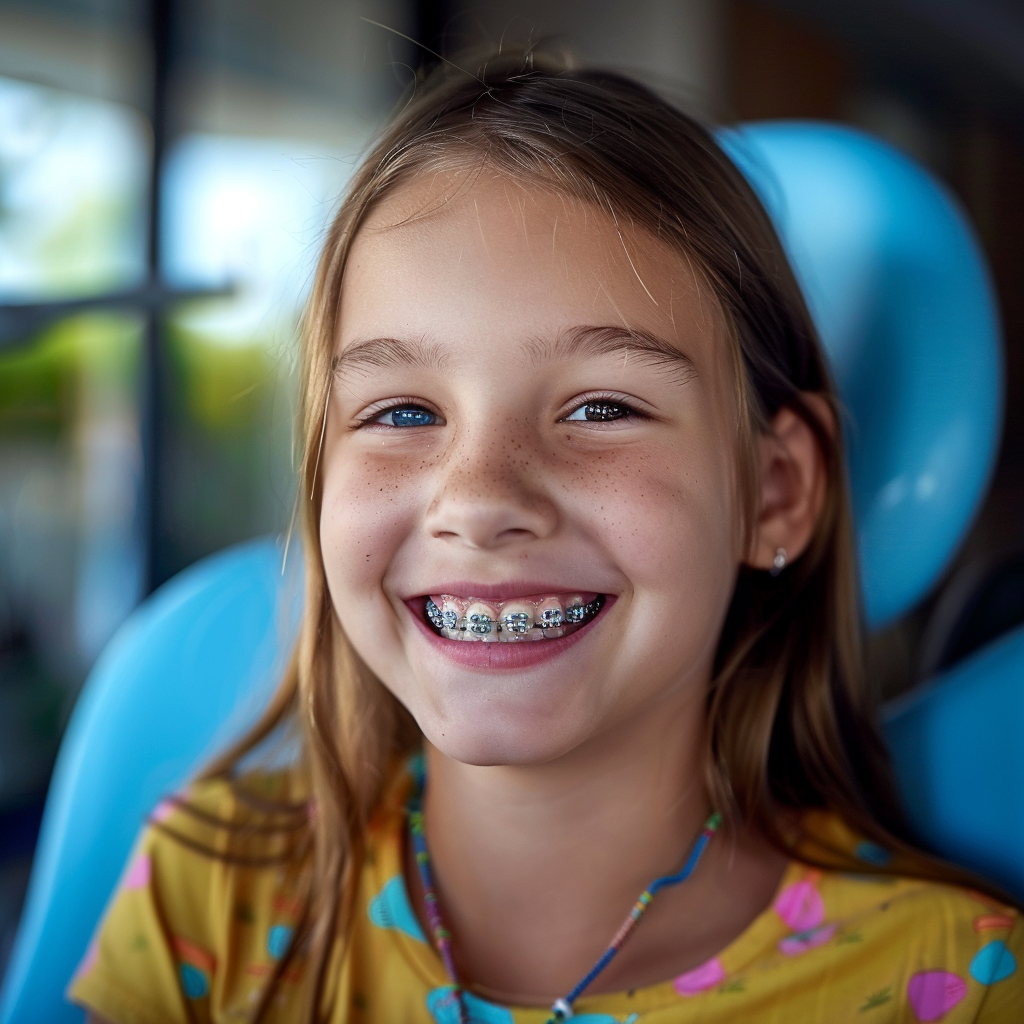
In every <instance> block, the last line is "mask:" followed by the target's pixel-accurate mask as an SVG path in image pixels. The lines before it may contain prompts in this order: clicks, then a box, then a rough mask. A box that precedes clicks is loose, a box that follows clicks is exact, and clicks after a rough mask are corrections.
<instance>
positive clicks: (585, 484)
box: [568, 444, 736, 591]
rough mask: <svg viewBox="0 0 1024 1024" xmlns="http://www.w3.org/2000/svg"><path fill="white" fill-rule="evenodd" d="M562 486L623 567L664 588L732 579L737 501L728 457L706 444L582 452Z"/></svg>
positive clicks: (653, 586)
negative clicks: (587, 454)
mask: <svg viewBox="0 0 1024 1024" xmlns="http://www.w3.org/2000/svg"><path fill="white" fill-rule="evenodd" d="M581 469H582V470H583V471H582V472H579V473H577V474H576V475H575V477H574V478H573V479H572V481H571V483H570V484H569V486H568V491H569V493H570V494H572V495H573V498H572V499H571V500H573V502H574V504H576V506H577V508H578V509H579V510H580V516H581V517H585V518H588V519H589V520H590V521H591V522H592V524H593V528H594V529H595V531H597V532H598V533H599V534H600V535H601V539H602V541H603V543H604V544H605V545H607V547H608V548H609V549H610V550H611V551H612V552H613V557H614V558H615V560H616V561H617V562H619V563H620V565H621V566H622V568H623V570H624V571H625V573H626V575H627V576H628V577H630V578H631V579H632V580H633V581H634V582H635V583H636V584H637V585H638V586H639V585H642V586H643V588H644V589H645V590H652V589H653V590H655V591H662V590H665V589H669V590H673V589H679V588H680V587H683V586H684V587H686V588H687V589H688V590H691V591H692V589H693V584H694V583H696V582H700V583H702V584H709V583H712V582H717V581H719V580H722V579H724V580H725V581H726V585H727V586H729V587H731V583H730V582H729V581H730V580H731V572H732V569H733V567H734V555H733V550H732V548H733V537H734V534H735V527H734V522H735V516H736V506H735V500H734V497H733V487H732V485H731V477H730V475H729V473H730V470H729V460H728V458H726V457H725V455H724V454H723V453H722V451H720V450H719V449H718V448H717V447H716V446H711V445H707V444H702V445H699V446H697V445H694V446H692V447H687V446H676V445H672V446H665V447H658V448H649V449H646V450H643V451H640V450H630V451H623V452H616V453H610V454H607V453H606V454H604V455H600V456H596V457H592V458H588V459H587V460H584V462H583V464H582V466H581Z"/></svg>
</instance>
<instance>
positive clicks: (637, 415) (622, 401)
mask: <svg viewBox="0 0 1024 1024" xmlns="http://www.w3.org/2000/svg"><path fill="white" fill-rule="evenodd" d="M589 406H617V407H618V408H620V409H622V410H623V412H622V414H621V415H618V416H611V417H609V418H608V419H593V420H587V419H583V420H570V418H569V417H570V416H573V415H574V414H575V413H578V412H579V411H580V410H581V409H587V408H588V407H589ZM647 418H648V417H647V415H646V414H645V413H643V412H641V411H640V410H639V409H638V408H637V407H636V406H635V405H634V404H633V403H632V402H630V401H629V400H628V399H627V398H626V397H625V396H624V395H617V394H613V393H609V392H606V391H597V392H593V393H591V394H585V395H581V396H580V397H579V398H578V399H577V400H576V402H575V403H574V405H573V406H572V408H571V409H570V410H569V412H567V413H566V414H565V415H564V416H562V417H561V418H560V419H559V421H558V422H559V423H616V422H618V421H619V420H631V419H647Z"/></svg>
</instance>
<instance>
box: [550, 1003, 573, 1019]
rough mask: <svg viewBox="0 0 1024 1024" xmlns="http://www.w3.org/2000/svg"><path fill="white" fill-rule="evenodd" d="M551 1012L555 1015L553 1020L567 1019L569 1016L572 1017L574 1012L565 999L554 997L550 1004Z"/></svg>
mask: <svg viewBox="0 0 1024 1024" xmlns="http://www.w3.org/2000/svg"><path fill="white" fill-rule="evenodd" d="M551 1012H552V1013H553V1014H554V1015H555V1020H557V1021H561V1020H569V1018H570V1017H574V1016H575V1014H574V1013H573V1012H572V1007H571V1006H570V1005H569V1002H568V1000H566V999H556V1000H555V1001H554V1002H553V1003H552V1004H551Z"/></svg>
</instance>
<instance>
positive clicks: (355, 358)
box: [331, 338, 452, 377]
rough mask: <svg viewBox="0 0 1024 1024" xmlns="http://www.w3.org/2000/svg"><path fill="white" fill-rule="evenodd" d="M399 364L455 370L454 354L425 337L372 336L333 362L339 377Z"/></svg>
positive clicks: (335, 358) (332, 366)
mask: <svg viewBox="0 0 1024 1024" xmlns="http://www.w3.org/2000/svg"><path fill="white" fill-rule="evenodd" d="M395 366H417V367H422V368H424V369H431V370H440V371H442V372H444V371H446V370H449V369H451V366H452V359H451V356H450V355H449V354H448V353H447V352H445V351H444V350H443V349H442V348H441V346H440V345H438V344H437V343H436V342H429V341H427V340H425V339H422V340H420V341H416V342H412V341H403V340H402V339H401V338H368V339H367V340H366V341H360V342H357V343H356V344H355V345H350V346H349V347H348V348H346V349H343V350H342V351H341V352H339V353H338V354H337V355H336V356H335V357H334V359H333V360H332V361H331V370H332V372H333V374H334V375H335V376H341V377H343V376H345V375H346V374H348V373H353V372H358V371H360V370H371V369H389V368H391V367H395Z"/></svg>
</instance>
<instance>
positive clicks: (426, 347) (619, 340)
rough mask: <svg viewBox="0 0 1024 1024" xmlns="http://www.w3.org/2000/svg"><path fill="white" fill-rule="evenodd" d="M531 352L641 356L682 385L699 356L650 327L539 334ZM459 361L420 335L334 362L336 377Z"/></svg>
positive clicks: (551, 356)
mask: <svg viewBox="0 0 1024 1024" xmlns="http://www.w3.org/2000/svg"><path fill="white" fill-rule="evenodd" d="M526 351H527V354H528V356H529V358H530V361H531V362H532V363H533V364H534V365H539V364H543V363H547V362H556V361H559V360H566V359H572V358H574V357H575V358H579V357H584V358H585V357H587V356H601V355H620V354H621V355H622V358H623V360H624V361H628V360H629V358H630V356H631V355H634V354H635V355H636V356H638V357H639V358H641V359H643V360H644V361H645V362H647V363H652V364H654V365H661V366H664V367H666V368H667V369H668V370H669V371H670V372H671V373H672V374H673V379H674V380H675V381H676V382H677V383H685V382H686V381H687V380H689V379H690V378H691V377H692V376H694V375H695V374H696V372H697V368H696V367H695V366H694V364H693V360H692V359H691V358H690V357H689V356H688V355H687V354H686V353H685V352H683V351H682V350H681V349H679V348H677V347H676V346H675V345H673V344H672V343H671V342H670V341H668V340H667V339H665V338H660V337H658V335H656V334H652V333H651V332H650V331H645V330H640V329H637V328H627V327H621V326H617V325H599V326H580V327H571V328H569V329H568V330H564V331H561V332H560V333H559V334H558V335H557V336H556V337H554V338H534V339H532V340H530V341H529V342H527V345H526ZM453 365H454V361H453V359H452V356H451V354H450V353H448V352H446V351H445V350H444V348H443V347H442V346H441V345H439V344H437V343H436V342H431V341H427V340H426V339H420V340H419V341H407V340H403V339H401V338H368V339H367V340H366V341H359V342H356V343H355V344H354V345H350V346H349V347H348V348H345V349H343V350H342V351H341V352H339V353H338V354H337V355H336V356H335V357H334V359H333V360H332V367H331V368H332V371H333V373H334V374H335V375H336V376H342V377H343V376H346V375H347V374H350V373H357V372H359V371H361V370H370V369H388V368H391V367H397V366H412V367H419V368H422V369H431V370H437V371H439V372H442V373H443V372H447V371H448V370H450V369H452V367H453Z"/></svg>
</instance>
